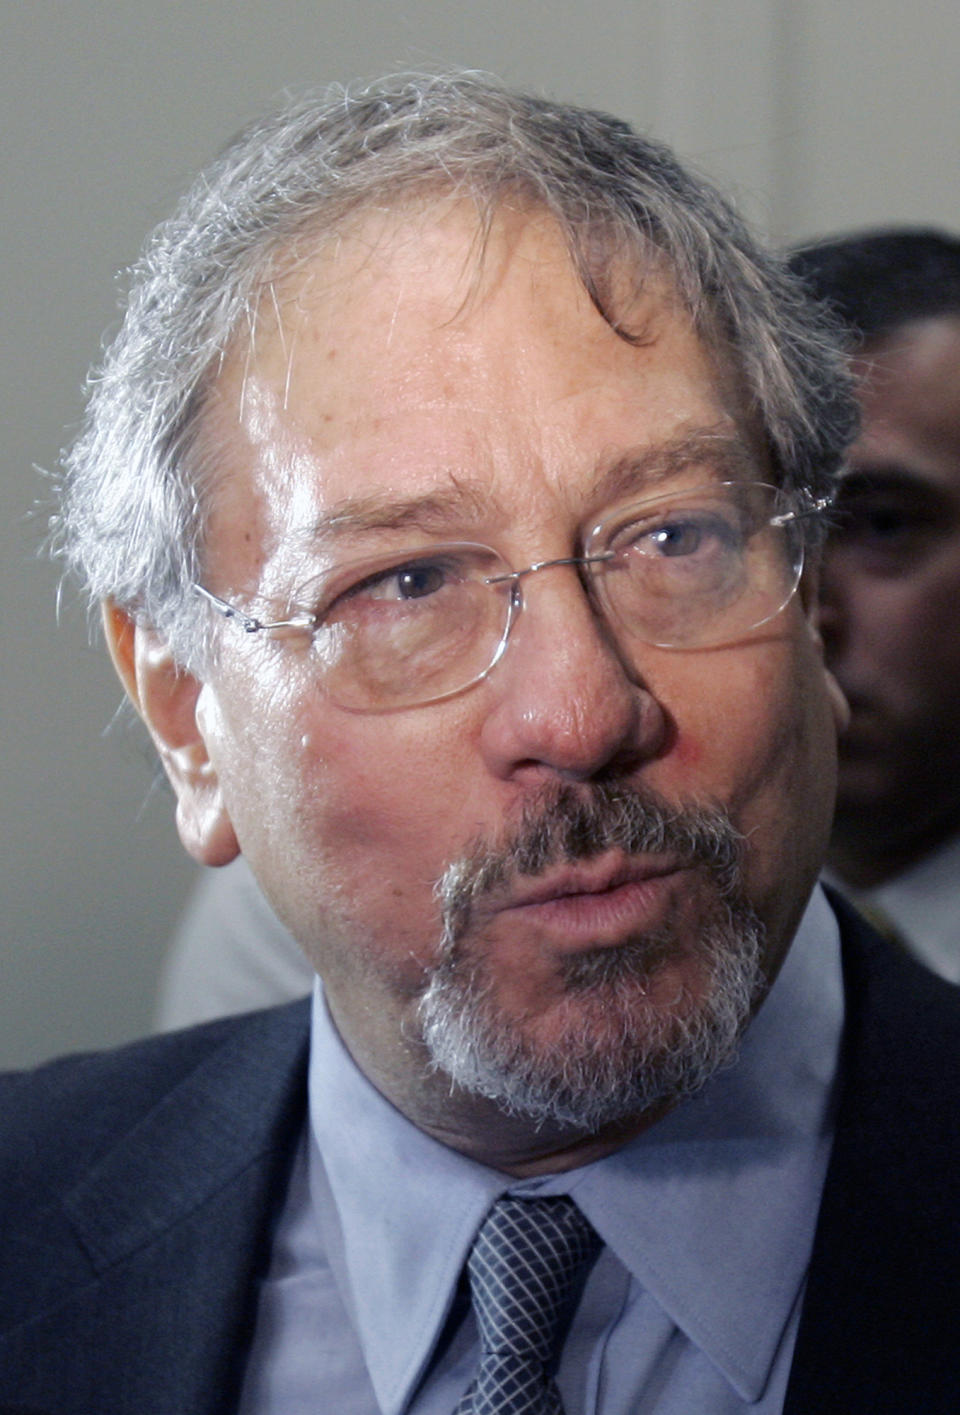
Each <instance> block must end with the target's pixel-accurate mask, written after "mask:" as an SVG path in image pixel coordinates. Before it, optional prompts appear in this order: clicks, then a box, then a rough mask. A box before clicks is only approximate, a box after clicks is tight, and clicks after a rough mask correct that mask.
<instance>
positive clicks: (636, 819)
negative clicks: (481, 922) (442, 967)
mask: <svg viewBox="0 0 960 1415" xmlns="http://www.w3.org/2000/svg"><path fill="white" fill-rule="evenodd" d="M743 847H744V837H743V836H742V834H741V833H740V831H738V830H737V828H736V827H735V825H734V824H733V822H732V820H731V818H730V815H729V812H728V811H727V810H726V809H725V808H724V807H722V806H717V805H703V804H700V803H689V804H686V805H680V806H678V805H673V804H670V803H669V802H667V801H666V800H664V798H663V797H662V796H660V795H659V793H658V792H655V791H653V790H652V789H651V788H650V787H626V786H623V785H617V786H613V785H610V784H607V783H605V782H594V783H592V784H591V785H590V786H587V787H571V786H561V787H550V788H545V789H544V790H543V791H542V792H541V793H540V794H539V795H538V796H536V797H534V798H533V799H532V800H530V801H528V802H527V803H526V804H525V805H524V808H523V812H522V814H521V816H520V819H519V821H518V822H517V824H516V825H515V826H513V827H512V828H511V829H510V830H509V831H508V832H506V833H505V834H504V835H503V836H502V837H501V838H500V839H499V840H497V841H495V842H489V841H484V840H481V839H478V840H476V841H474V842H473V843H472V844H471V845H470V846H469V847H468V849H467V851H466V852H465V854H464V855H463V856H462V858H461V859H460V860H457V861H454V862H453V863H452V864H451V865H449V866H448V867H447V869H446V870H445V871H444V873H443V875H442V876H441V877H440V880H439V881H438V883H437V886H436V894H437V898H438V900H439V902H440V905H441V908H442V911H443V919H444V933H445V936H446V939H447V940H448V942H452V941H453V940H455V939H456V938H458V937H459V936H460V935H461V934H462V933H463V931H464V930H465V929H466V928H467V926H468V924H469V922H470V917H471V915H472V914H473V912H474V910H475V909H476V907H477V905H478V904H479V903H481V902H482V901H483V900H484V899H485V898H487V897H489V896H491V895H494V894H496V893H497V892H499V891H501V890H503V889H504V888H505V887H506V886H507V885H508V884H509V883H510V881H511V879H514V878H517V877H524V878H530V877H535V876H537V875H540V874H543V873H544V871H546V870H547V869H550V868H552V867H553V866H555V865H560V864H573V863H575V862H577V861H580V860H590V859H594V858H596V857H597V856H598V855H602V854H605V853H606V852H607V851H611V850H616V851H621V852H623V853H624V854H626V855H663V854H670V855H675V856H677V857H678V860H679V862H680V864H681V866H683V867H687V868H689V867H692V866H699V867H701V868H703V869H705V870H706V871H708V872H709V873H710V874H711V875H712V876H713V878H714V881H715V883H716V885H717V888H718V891H719V893H720V895H721V897H723V898H729V897H730V896H732V895H734V894H736V893H737V891H738V889H739V885H740V881H741V876H742V863H743Z"/></svg>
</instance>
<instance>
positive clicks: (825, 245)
mask: <svg viewBox="0 0 960 1415" xmlns="http://www.w3.org/2000/svg"><path fill="white" fill-rule="evenodd" d="M793 263H794V267H795V269H796V270H797V271H798V272H799V273H800V274H801V275H802V276H803V277H804V278H805V280H806V281H807V282H808V284H809V286H810V288H811V290H812V291H813V293H814V294H815V295H817V296H818V297H819V298H820V299H822V300H826V301H827V302H828V303H829V304H830V305H831V306H832V307H833V309H834V310H835V311H836V312H837V313H838V314H839V315H840V317H841V318H842V319H843V321H844V322H845V323H846V324H847V325H848V326H849V328H850V331H851V336H852V340H853V357H854V369H855V373H856V376H857V386H858V393H859V400H860V404H861V410H862V416H863V426H862V431H861V434H860V437H859V438H858V440H857V442H856V443H855V445H854V446H853V448H852V450H851V453H850V459H849V472H848V473H847V474H846V475H845V477H844V478H843V480H842V482H841V489H840V494H839V499H838V511H839V517H838V521H837V525H836V529H835V531H834V533H833V535H832V536H831V538H830V541H829V542H828V550H827V555H826V560H825V565H824V575H823V583H822V628H823V635H824V640H825V644H826V650H827V657H828V662H829V663H830V666H831V668H832V669H833V672H834V673H835V674H836V676H837V678H838V679H839V681H840V685H841V687H842V688H843V690H844V692H845V694H846V696H847V698H848V700H849V703H850V708H851V721H850V726H849V729H848V730H847V732H846V733H845V735H844V737H843V739H842V741H841V746H840V778H839V794H838V800H837V813H836V820H835V825H834V832H833V839H832V843H831V849H830V855H829V866H830V869H831V870H832V871H833V873H834V875H835V876H836V878H837V879H838V880H839V881H840V882H841V884H842V885H843V886H844V888H846V889H847V890H848V892H850V893H852V894H853V895H854V897H855V898H856V899H857V900H858V902H860V903H861V905H862V906H865V907H866V909H867V910H868V911H869V912H870V913H872V914H873V915H874V917H875V918H876V919H877V920H878V921H879V922H882V923H883V924H884V925H885V926H886V927H887V929H888V931H889V933H890V934H891V935H892V936H895V937H897V938H899V939H900V940H901V941H902V942H903V943H904V944H905V946H906V947H907V948H909V950H910V951H911V952H913V953H914V954H916V955H917V956H918V957H919V958H920V959H921V960H922V961H923V962H925V963H926V964H927V965H928V966H929V967H931V968H933V969H934V970H935V971H936V972H938V973H940V974H942V975H943V976H944V977H946V978H949V979H951V980H952V981H954V982H960V241H958V240H957V239H954V238H951V237H949V236H946V235H943V234H940V233H938V232H934V231H927V230H912V229H891V230H889V231H875V232H868V233H860V234H852V235H849V236H844V237H840V238H837V239H834V240H828V241H823V242H821V243H819V244H817V245H815V246H810V247H808V248H806V249H804V250H801V251H799V252H797V253H796V254H795V256H794V258H793Z"/></svg>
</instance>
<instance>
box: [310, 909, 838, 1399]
mask: <svg viewBox="0 0 960 1415" xmlns="http://www.w3.org/2000/svg"><path fill="white" fill-rule="evenodd" d="M842 1013H843V1002H842V981H841V972H840V958H839V936H838V929H837V924H836V920H835V918H834V916H833V913H832V911H831V909H830V907H829V905H828V904H827V902H826V900H825V899H824V897H823V895H822V893H821V892H820V891H819V890H817V891H816V893H815V895H814V897H813V899H812V900H811V903H810V905H809V906H808V909H807V912H806V914H805V916H804V919H803V922H802V924H801V927H800V930H799V932H798V935H797V937H796V939H795V941H794V944H793V946H792V948H791V950H790V952H789V953H788V955H787V959H786V961H785V962H784V965H783V968H782V969H781V972H780V975H779V977H778V979H777V981H776V983H775V985H774V987H773V988H772V989H771V991H770V994H769V996H768V997H767V999H766V1000H765V1002H764V1004H763V1006H762V1007H761V1009H760V1011H759V1013H758V1014H757V1016H756V1017H755V1019H754V1020H753V1022H752V1023H751V1026H750V1028H749V1030H748V1032H747V1035H746V1037H745V1039H744V1043H743V1046H742V1049H741V1054H740V1057H739V1060H738V1061H737V1063H736V1065H734V1066H732V1067H731V1068H729V1069H728V1070H726V1071H724V1072H722V1073H720V1074H719V1075H718V1076H716V1077H714V1079H713V1080H712V1081H711V1082H710V1083H709V1085H708V1086H707V1087H706V1088H705V1089H704V1091H703V1092H702V1093H701V1094H700V1095H699V1096H698V1097H695V1098H694V1099H693V1100H691V1101H688V1102H686V1103H684V1104H683V1105H681V1106H678V1108H677V1109H676V1111H674V1112H672V1113H671V1114H670V1115H668V1116H667V1117H666V1118H665V1119H664V1120H662V1121H660V1122H659V1123H658V1124H657V1125H656V1126H654V1127H652V1128H651V1130H649V1131H648V1132H646V1133H645V1134H644V1135H641V1136H640V1137H638V1139H637V1140H635V1141H633V1142H632V1143H631V1144H630V1145H627V1146H625V1147H624V1148H623V1149H622V1150H620V1151H618V1152H616V1153H615V1154H613V1155H610V1156H608V1157H607V1158H606V1159H604V1160H601V1161H599V1162H597V1163H595V1164H592V1165H588V1166H585V1167H584V1168H582V1169H579V1170H573V1171H571V1172H570V1173H567V1174H564V1175H557V1176H550V1177H548V1178H546V1179H541V1180H537V1181H533V1182H527V1183H526V1184H520V1185H517V1184H516V1183H514V1184H512V1186H511V1183H510V1181H509V1180H508V1178H507V1176H505V1175H503V1174H501V1173H499V1172H498V1171H495V1170H491V1169H487V1168H485V1167H484V1166H482V1165H479V1164H476V1163H475V1162H473V1161H471V1160H469V1159H467V1158H465V1157H464V1156H462V1155H460V1154H457V1153H456V1152H455V1151H453V1150H451V1149H449V1148H448V1147H447V1146H445V1145H442V1144H440V1143H439V1142H437V1141H435V1140H432V1139H431V1138H430V1137H429V1136H427V1135H425V1134H423V1133H422V1132H421V1131H420V1130H418V1129H417V1128H416V1127H415V1126H414V1125H413V1124H411V1123H410V1122H409V1121H408V1120H406V1118H405V1117H404V1116H402V1115H401V1114H400V1112H398V1111H397V1110H395V1109H394V1107H393V1106H391V1105H390V1104H389V1102H387V1101H386V1100H385V1099H384V1098H383V1097H382V1096H381V1095H380V1094H379V1092H377V1091H376V1089H375V1088H374V1087H373V1086H372V1085H371V1084H370V1082H369V1081H367V1079H366V1078H365V1077H364V1076H363V1074H362V1073H361V1072H360V1071H359V1069H358V1068H357V1067H356V1066H355V1065H354V1063H353V1061H352V1059H351V1058H350V1056H349V1054H348V1053H347V1051H346V1048H345V1047H344V1046H343V1044H342V1042H341V1041H340V1039H339V1037H338V1036H337V1033H336V1031H335V1029H334V1027H333V1024H332V1022H331V1021H330V1018H329V1014H328V1013H327V1009H326V1006H325V1004H324V1001H323V996H322V991H321V989H320V988H319V986H318V988H317V991H316V994H315V998H314V1012H313V1029H312V1042H311V1062H310V1116H311V1127H312V1137H311V1150H310V1162H309V1167H310V1186H311V1192H312V1195H313V1202H314V1204H315V1205H316V1206H317V1207H318V1208H319V1207H321V1200H322V1197H323V1194H322V1193H321V1192H320V1191H326V1190H327V1189H329V1192H330V1195H331V1197H332V1199H333V1203H334V1206H335V1209H336V1213H337V1215H338V1218H339V1227H340V1240H341V1249H340V1251H341V1254H342V1260H341V1261H340V1262H339V1263H338V1264H337V1265H336V1266H338V1279H339V1281H340V1284H341V1289H342V1291H343V1295H344V1300H345V1301H346V1303H347V1305H348V1308H349V1310H350V1311H351V1313H352V1315H353V1319H354V1322H355V1324H356V1330H357V1333H358V1336H359V1339H360V1342H361V1345H362V1348H363V1351H364V1357H365V1360H366V1362H367V1366H368V1370H369V1372H370V1376H371V1380H372V1382H373V1386H374V1389H375V1391H376V1394H377V1398H378V1400H379V1401H380V1403H381V1406H382V1408H383V1410H384V1411H385V1412H396V1411H399V1410H400V1409H402V1407H403V1404H404V1402H405V1401H406V1399H407V1398H408V1396H409V1394H410V1392H411V1391H412V1390H413V1389H414V1387H415V1385H416V1383H417V1381H418V1380H419V1379H420V1377H421V1375H422V1373H423V1371H424V1369H425V1368H426V1365H427V1363H428V1361H429V1359H430V1355H431V1352H432V1350H433V1347H434V1345H435V1343H436V1340H437V1338H438V1336H439V1334H440V1332H441V1330H442V1328H443V1323H444V1321H445V1319H446V1316H447V1314H448V1312H449V1310H450V1305H451V1303H452V1301H453V1297H454V1294H455V1292H456V1288H457V1283H458V1279H459V1276H460V1273H461V1271H462V1268H463V1265H464V1263H465V1261H466V1258H467V1255H468V1253H469V1249H470V1245H471V1243H472V1242H473V1238H474V1235H475V1234H476V1231H477V1229H478V1227H479V1225H480V1223H481V1222H482V1220H483V1218H484V1216H485V1214H486V1213H487V1211H488V1209H489V1207H490V1205H491V1203H492V1202H493V1201H494V1199H495V1198H496V1197H498V1195H499V1194H501V1193H503V1192H504V1191H505V1190H506V1189H507V1188H508V1187H511V1188H512V1190H513V1192H518V1193H522V1192H530V1191H531V1190H535V1191H536V1192H540V1193H544V1192H565V1193H571V1194H573V1195H574V1196H575V1197H576V1199H577V1202H578V1203H579V1204H580V1206H581V1208H582V1209H583V1211H584V1213H585V1214H586V1215H587V1217H588V1218H589V1219H590V1220H591V1222H592V1223H593V1225H594V1227H595V1228H596V1230H597V1232H598V1233H599V1234H600V1236H601V1237H602V1238H603V1239H604V1241H605V1242H606V1243H607V1244H608V1245H609V1247H610V1248H611V1249H612V1251H613V1252H614V1253H615V1254H616V1256H617V1257H618V1258H619V1259H620V1261H621V1262H622V1263H623V1264H624V1265H625V1266H626V1268H627V1269H628V1270H629V1271H630V1273H631V1274H632V1275H633V1277H634V1278H635V1279H636V1281H637V1282H638V1283H640V1284H641V1285H642V1287H643V1288H644V1289H645V1290H646V1291H647V1292H648V1293H650V1295H651V1296H653V1297H654V1298H655V1299H656V1301H657V1302H659V1304H660V1305H661V1306H662V1307H663V1308H664V1310H665V1311H666V1312H667V1313H668V1314H669V1315H670V1316H671V1317H672V1319H673V1320H674V1321H675V1322H676V1324H677V1326H678V1327H679V1328H680V1329H681V1330H682V1331H683V1332H685V1333H686V1335H687V1336H688V1337H689V1338H690V1340H691V1341H693V1342H694V1343H695V1344H696V1345H697V1346H698V1347H699V1348H700V1349H701V1350H702V1351H703V1352H704V1353H705V1355H707V1357H708V1358H709V1359H710V1360H712V1361H713V1362H714V1364H715V1365H716V1366H717V1367H718V1368H719V1369H720V1370H721V1371H723V1373H724V1375H725V1376H726V1378H727V1379H728V1380H729V1381H730V1383H731V1385H732V1386H733V1387H734V1388H735V1389H736V1390H737V1391H738V1392H739V1393H740V1394H741V1395H742V1396H743V1397H744V1398H745V1399H748V1400H752V1399H756V1398H758V1396H759V1394H760V1393H761V1392H762V1390H763V1388H764V1386H765V1384H766V1381H767V1378H768V1375H769V1372H770V1369H771V1366H772V1363H773V1359H774V1356H775V1354H776V1351H777V1348H778V1345H779V1342H780V1340H781V1337H782V1335H783V1331H784V1328H785V1326H786V1324H787V1321H788V1319H789V1316H790V1313H791V1311H792V1309H793V1307H794V1305H795V1303H796V1301H797V1299H798V1296H799V1294H800V1291H801V1288H802V1284H803V1281H804V1276H805V1271H806V1265H807V1262H808V1259H809V1253H810V1248H811V1245H812V1241H813V1232H814V1228H815V1225H816V1217H817V1210H818V1207H819V1200H820V1192H821V1189H822V1184H823V1178H824V1174H825V1172H826V1165H827V1160H828V1157H829V1146H830V1097H831V1092H832V1088H833V1082H834V1079H835V1073H836V1068H837V1055H838V1050H839V1042H840V1034H841V1029H842ZM321 1156H322V1158H321Z"/></svg>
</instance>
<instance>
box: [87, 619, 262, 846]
mask: <svg viewBox="0 0 960 1415" xmlns="http://www.w3.org/2000/svg"><path fill="white" fill-rule="evenodd" d="M103 628H104V634H105V636H106V640H107V647H108V649H109V650H110V657H111V658H112V659H113V664H114V667H115V668H116V670H117V673H118V674H119V676H120V681H121V682H122V683H123V686H124V688H125V689H126V692H127V696H128V697H129V698H130V701H131V702H132V703H133V705H134V707H135V708H136V710H137V712H138V713H139V714H140V716H141V717H142V718H143V721H144V722H145V723H146V726H147V729H148V730H149V732H150V736H151V737H152V738H153V741H154V745H155V746H156V749H157V752H158V753H159V756H160V760H161V762H162V763H163V769H164V771H165V772H166V773H167V776H168V777H169V780H170V784H171V786H172V787H173V790H174V792H175V794H176V797H177V829H178V831H179V832H180V839H181V841H182V842H183V845H184V848H185V849H186V850H187V851H188V852H189V853H190V854H191V855H192V856H193V857H194V859H195V860H199V861H200V863H201V864H203V865H227V864H229V863H230V861H231V860H232V859H234V858H235V857H236V856H237V855H238V854H239V853H240V847H239V845H238V843H237V837H236V834H235V833H234V829H233V823H232V822H231V820H230V816H229V813H228V811H227V808H226V805H225V803H224V800H223V793H222V790H221V786H220V780H219V777H218V775H217V772H216V769H215V767H214V765H213V762H212V761H211V760H210V755H209V753H208V751H207V744H206V742H205V740H204V737H203V733H202V731H201V729H200V726H199V723H198V720H197V701H198V699H199V697H200V694H201V692H202V691H204V685H203V684H202V683H201V682H200V680H199V679H198V678H196V677H194V675H193V674H192V673H188V672H187V671H186V670H185V669H184V668H182V667H181V666H180V665H179V664H178V663H176V661H175V660H174V658H173V655H172V654H171V653H170V650H169V648H168V647H167V645H166V643H165V642H164V640H163V639H162V638H161V637H160V636H159V635H158V634H157V633H156V632H155V631H154V630H152V629H149V628H145V627H144V626H143V625H141V624H137V623H136V622H135V620H133V619H132V618H131V617H130V615H129V614H127V613H126V611H125V610H123V609H120V608H119V606H117V605H116V604H114V603H113V602H112V601H107V602H106V603H105V604H104V605H103Z"/></svg>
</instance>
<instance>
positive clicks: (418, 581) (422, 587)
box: [366, 563, 446, 599]
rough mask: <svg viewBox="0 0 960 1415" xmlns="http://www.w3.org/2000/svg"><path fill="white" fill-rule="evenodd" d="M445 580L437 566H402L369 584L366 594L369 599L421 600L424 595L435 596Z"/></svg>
mask: <svg viewBox="0 0 960 1415" xmlns="http://www.w3.org/2000/svg"><path fill="white" fill-rule="evenodd" d="M445 580H446V574H445V572H444V570H443V568H442V567H441V566H439V565H435V564H430V563H424V564H421V565H404V566H402V567H401V568H400V569H399V570H390V571H388V572H387V573H385V574H383V575H380V576H379V577H378V579H376V580H374V581H373V582H371V583H369V584H368V585H367V587H366V593H367V594H369V596H370V597H371V599H421V598H422V597H423V596H424V595H430V594H436V592H437V590H439V589H442V588H443V585H444V583H445Z"/></svg>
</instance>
